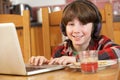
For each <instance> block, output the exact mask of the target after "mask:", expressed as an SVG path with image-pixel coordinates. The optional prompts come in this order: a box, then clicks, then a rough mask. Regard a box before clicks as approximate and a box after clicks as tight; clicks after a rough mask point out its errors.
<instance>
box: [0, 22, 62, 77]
mask: <svg viewBox="0 0 120 80" xmlns="http://www.w3.org/2000/svg"><path fill="white" fill-rule="evenodd" d="M27 66H28V65H27ZM29 68H30V69H26V64H25V63H24V60H23V56H22V51H21V48H20V44H19V40H18V36H17V32H16V28H15V25H14V24H13V23H0V74H11V75H34V74H39V73H44V72H49V71H54V70H59V69H63V68H64V66H62V65H43V66H32V67H29ZM31 68H32V70H31Z"/></svg>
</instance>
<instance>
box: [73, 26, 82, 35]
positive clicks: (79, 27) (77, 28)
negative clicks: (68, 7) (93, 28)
mask: <svg viewBox="0 0 120 80" xmlns="http://www.w3.org/2000/svg"><path fill="white" fill-rule="evenodd" d="M81 30H82V28H81V25H75V26H74V30H73V31H74V33H80V32H81Z"/></svg>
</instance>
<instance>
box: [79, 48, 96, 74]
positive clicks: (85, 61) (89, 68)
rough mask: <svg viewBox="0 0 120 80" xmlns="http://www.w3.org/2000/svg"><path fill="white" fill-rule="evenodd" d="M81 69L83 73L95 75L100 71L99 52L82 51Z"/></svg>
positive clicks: (80, 53) (80, 54)
mask: <svg viewBox="0 0 120 80" xmlns="http://www.w3.org/2000/svg"><path fill="white" fill-rule="evenodd" d="M79 56H80V63H81V64H80V67H81V71H82V73H95V72H97V70H98V51H97V50H87V51H80V52H79Z"/></svg>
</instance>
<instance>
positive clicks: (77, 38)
mask: <svg viewBox="0 0 120 80" xmlns="http://www.w3.org/2000/svg"><path fill="white" fill-rule="evenodd" d="M72 36H73V38H74V39H75V40H76V41H78V40H80V39H81V38H82V37H83V35H72Z"/></svg>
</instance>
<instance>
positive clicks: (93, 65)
mask: <svg viewBox="0 0 120 80" xmlns="http://www.w3.org/2000/svg"><path fill="white" fill-rule="evenodd" d="M97 69H98V62H87V63H81V70H82V72H85V73H89V72H90V73H91V72H93V73H94V72H96V71H97Z"/></svg>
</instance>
